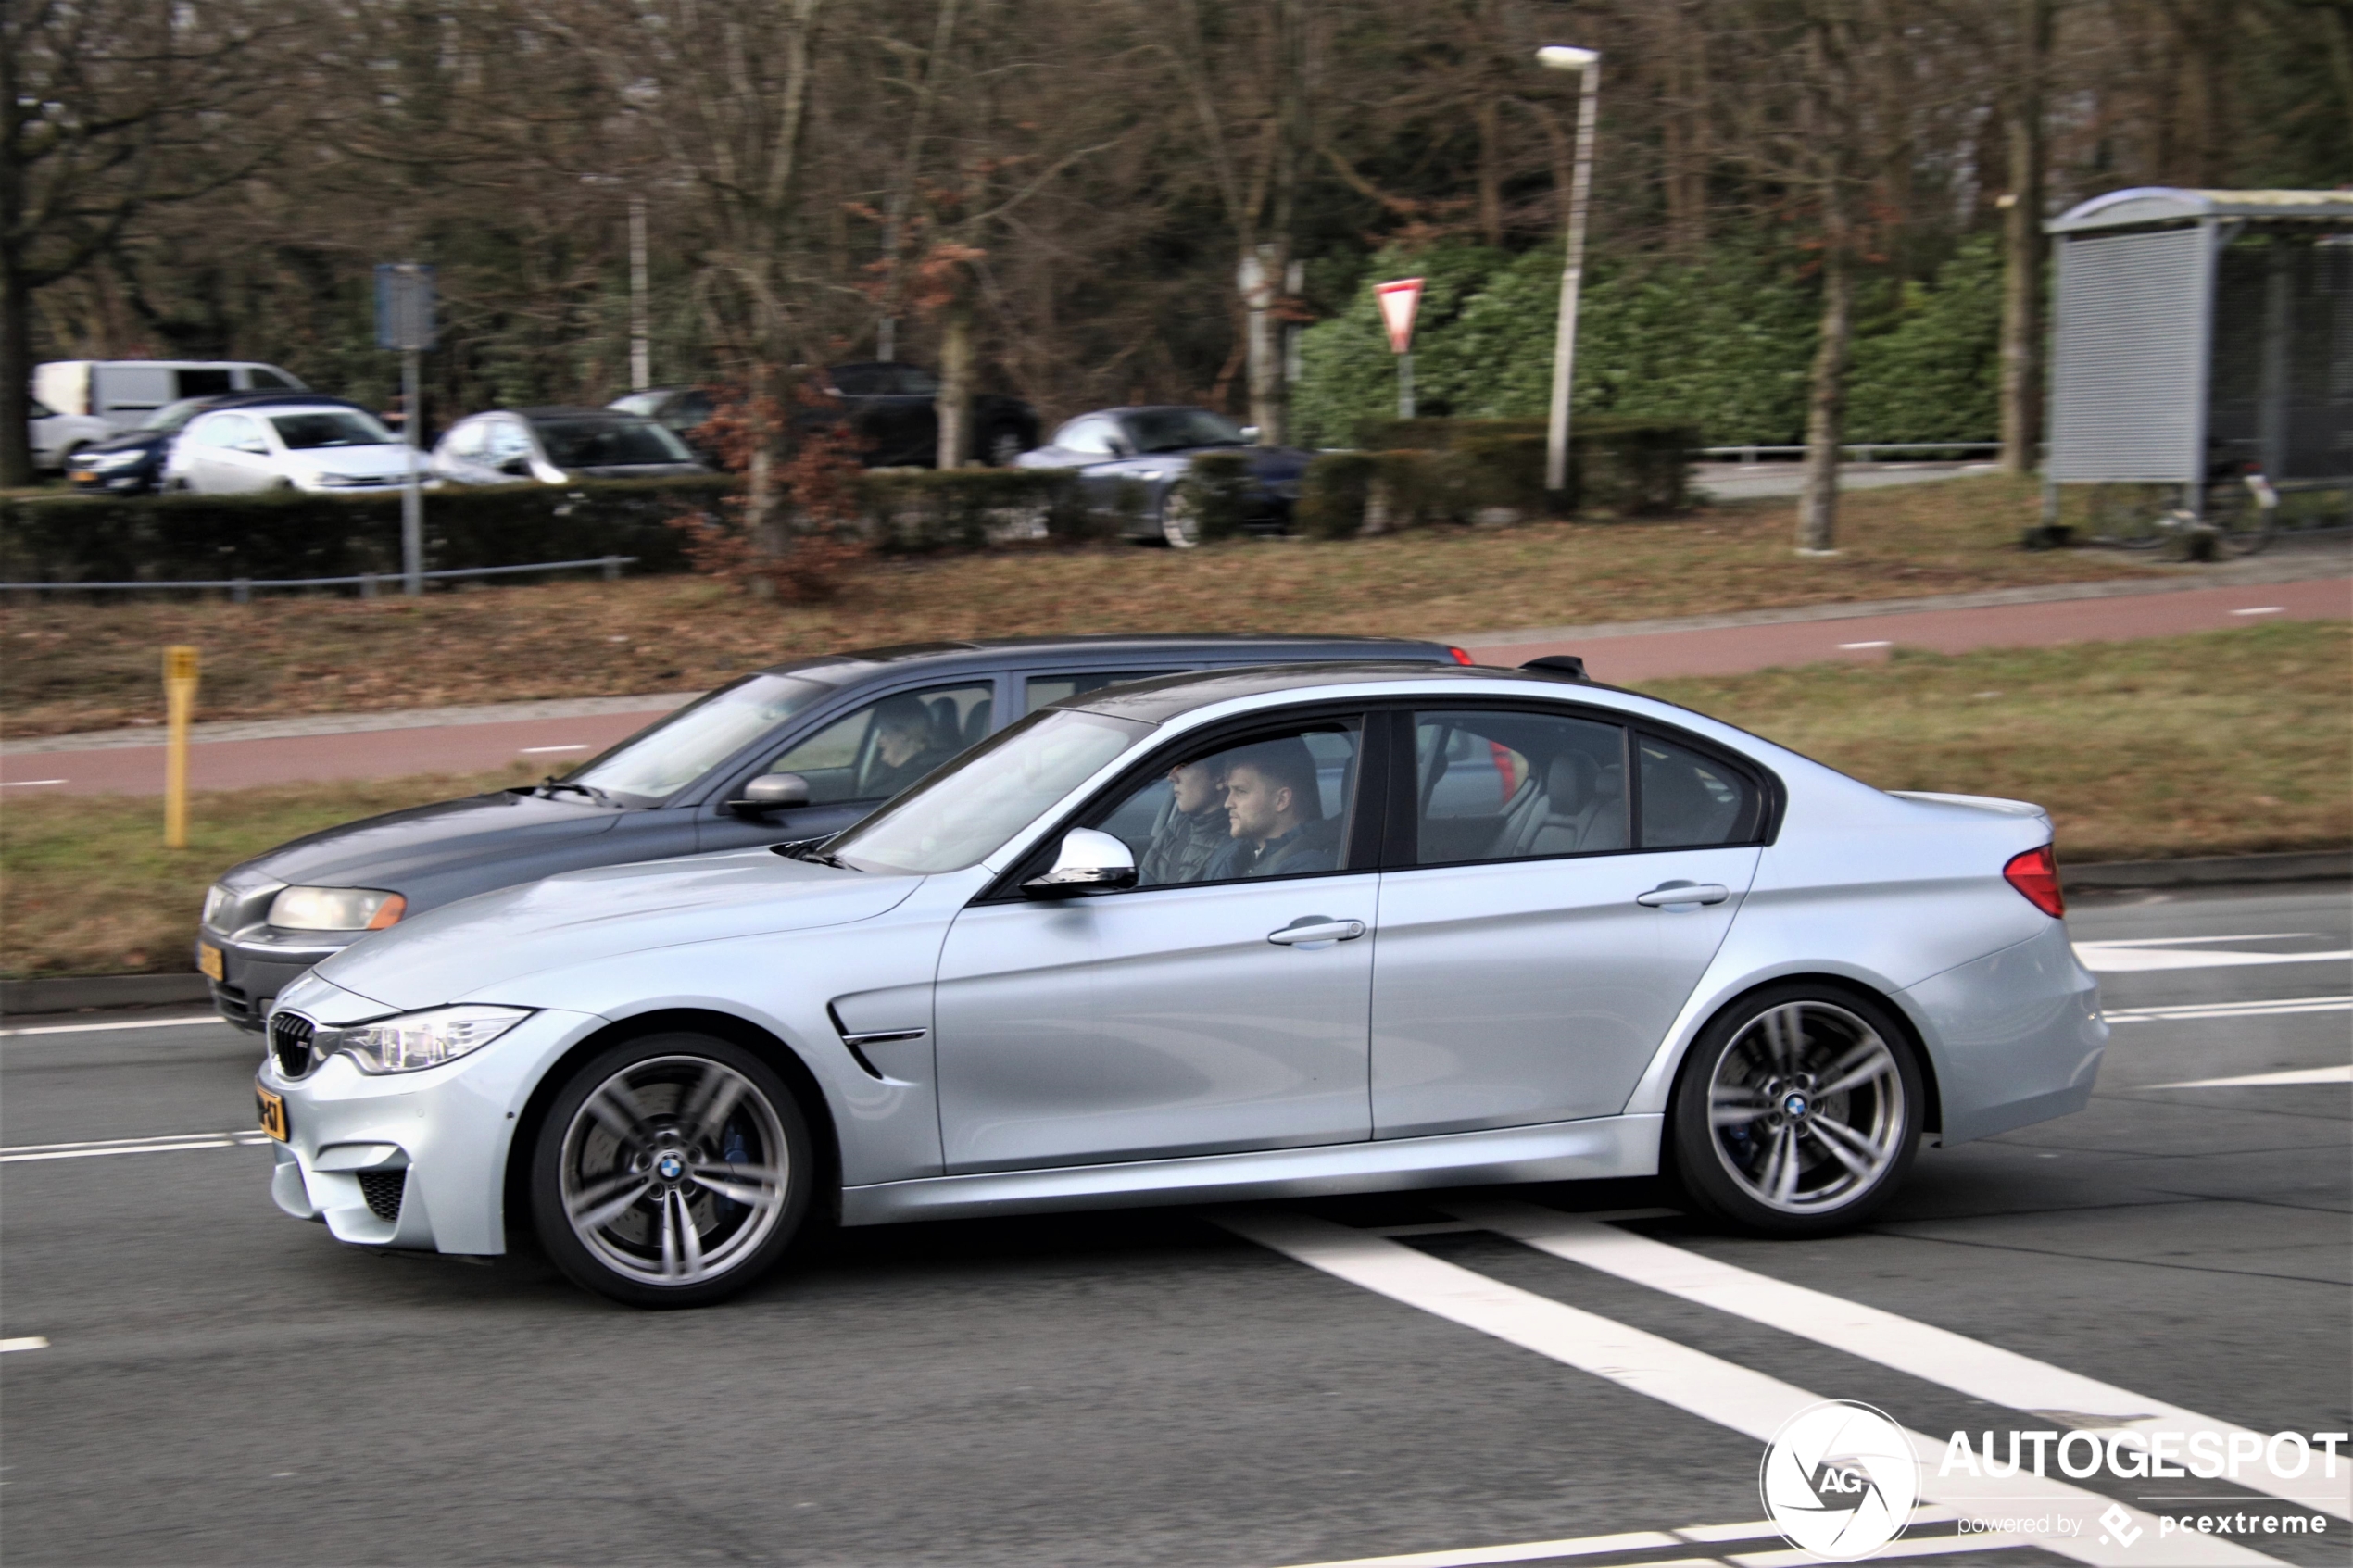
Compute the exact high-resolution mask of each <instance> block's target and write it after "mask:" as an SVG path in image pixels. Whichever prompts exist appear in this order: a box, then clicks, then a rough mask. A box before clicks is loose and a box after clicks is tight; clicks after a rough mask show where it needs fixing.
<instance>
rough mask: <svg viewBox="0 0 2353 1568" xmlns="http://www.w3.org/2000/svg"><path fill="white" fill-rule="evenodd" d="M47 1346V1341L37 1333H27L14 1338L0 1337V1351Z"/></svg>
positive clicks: (43, 1348) (34, 1348)
mask: <svg viewBox="0 0 2353 1568" xmlns="http://www.w3.org/2000/svg"><path fill="white" fill-rule="evenodd" d="M47 1348H49V1341H48V1340H46V1339H45V1338H44V1337H42V1336H40V1335H38V1334H27V1335H24V1336H20V1337H19V1338H15V1339H0V1351H6V1350H45V1349H47Z"/></svg>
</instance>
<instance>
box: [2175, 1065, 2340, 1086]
mask: <svg viewBox="0 0 2353 1568" xmlns="http://www.w3.org/2000/svg"><path fill="white" fill-rule="evenodd" d="M2267 1084H2353V1062H2348V1063H2347V1064H2345V1065H2344V1066H2341V1067H2296V1068H2291V1069H2289V1070H2288V1071H2287V1072H2285V1073H2248V1074H2247V1075H2246V1077H2244V1078H2192V1079H2190V1080H2188V1081H2187V1082H2186V1083H2180V1084H2151V1085H2149V1087H2150V1088H2152V1089H2257V1088H2261V1087H2263V1086H2264V1085H2267Z"/></svg>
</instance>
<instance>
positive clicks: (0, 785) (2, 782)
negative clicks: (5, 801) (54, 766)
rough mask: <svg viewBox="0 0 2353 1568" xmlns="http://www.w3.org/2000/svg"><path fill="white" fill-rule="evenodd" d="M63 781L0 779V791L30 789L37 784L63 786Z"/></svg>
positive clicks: (64, 781)
mask: <svg viewBox="0 0 2353 1568" xmlns="http://www.w3.org/2000/svg"><path fill="white" fill-rule="evenodd" d="M67 782H68V781H67V780H64V779H0V789H31V788H33V787H34V786H36V785H39V784H65V783H67Z"/></svg>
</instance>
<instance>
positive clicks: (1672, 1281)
mask: <svg viewBox="0 0 2353 1568" xmlns="http://www.w3.org/2000/svg"><path fill="white" fill-rule="evenodd" d="M2345 1071H2346V1072H2348V1073H2353V1069H2347V1070H2345ZM1444 1208H1445V1210H1446V1211H1447V1212H1449V1213H1452V1214H1456V1215H1459V1216H1460V1217H1462V1218H1463V1219H1466V1220H1471V1221H1475V1222H1477V1223H1480V1224H1483V1225H1486V1226H1487V1227H1488V1228H1489V1229H1491V1230H1493V1231H1495V1232H1497V1233H1499V1234H1501V1235H1504V1236H1510V1237H1511V1238H1512V1239H1513V1240H1515V1241H1518V1242H1524V1243H1526V1244H1527V1245H1528V1246H1529V1247H1533V1248H1536V1249H1537V1250H1538V1251H1540V1252H1547V1253H1550V1254H1551V1255H1552V1256H1554V1257H1555V1258H1565V1259H1567V1261H1570V1262H1572V1263H1581V1264H1583V1265H1584V1266H1585V1267H1586V1268H1589V1269H1593V1270H1597V1271H1599V1272H1600V1273H1605V1274H1615V1275H1617V1277H1618V1278H1619V1279H1623V1280H1630V1281H1631V1282H1633V1283H1634V1284H1636V1285H1641V1286H1648V1287H1649V1288H1651V1289H1653V1290H1657V1291H1662V1292H1664V1293H1665V1294H1667V1295H1669V1296H1677V1297H1680V1298H1682V1299H1684V1300H1686V1301H1692V1302H1696V1303H1697V1304H1698V1305H1700V1306H1703V1307H1713V1308H1715V1309H1716V1310H1717V1311H1719V1312H1729V1313H1730V1314H1731V1315H1732V1316H1734V1317H1736V1318H1746V1319H1748V1320H1749V1322H1751V1323H1763V1324H1765V1325H1766V1326H1767V1327H1768V1328H1777V1329H1780V1331H1781V1332H1782V1333H1784V1334H1793V1335H1795V1336H1797V1337H1799V1338H1801V1339H1811V1340H1813V1341H1814V1342H1815V1343H1816V1344H1818V1345H1827V1346H1829V1347H1830V1348H1831V1349H1833V1350H1839V1351H1843V1352H1844V1353H1845V1354H1847V1355H1850V1356H1856V1357H1859V1358H1861V1359H1862V1360H1864V1361H1876V1362H1878V1363H1879V1364H1880V1365H1881V1366H1883V1367H1891V1368H1893V1369H1894V1370H1895V1371H1897V1372H1900V1373H1903V1374H1906V1376H1910V1377H1917V1378H1919V1379H1920V1380H1922V1381H1923V1382H1927V1383H1934V1384H1939V1385H1941V1386H1944V1387H1946V1388H1951V1389H1954V1390H1956V1391H1957V1392H1959V1393H1963V1394H1967V1395H1968V1396H1969V1397H1970V1398H1971V1399H1982V1400H1984V1401H1985V1402H1986V1403H1987V1404H1992V1405H2002V1406H2006V1407H2007V1408H2008V1409H2010V1410H2014V1411H2029V1412H2034V1411H2075V1412H2077V1413H2079V1414H2083V1415H2093V1416H2097V1417H2100V1418H2101V1424H2100V1427H2099V1428H2098V1429H2099V1430H2101V1431H2109V1430H2121V1431H2125V1432H2133V1433H2148V1432H2155V1431H2166V1432H2178V1431H2210V1432H2220V1433H2221V1434H2223V1439H2222V1440H2223V1443H2224V1445H2225V1446H2226V1447H2227V1446H2228V1445H2229V1443H2230V1442H2231V1441H2232V1439H2233V1437H2234V1436H2237V1435H2239V1434H2242V1433H2246V1428H2245V1427H2241V1426H2235V1425H2233V1424H2230V1423H2228V1422H2223V1421H2217V1420H2215V1419H2214V1418H2213V1417H2212V1416H2207V1415H2200V1414H2198V1413H2197V1411H2190V1410H2183V1408H2182V1407H2181V1406H2179V1405H2170V1404H2167V1403H2165V1402H2164V1401H2163V1400H2161V1399H2149V1398H2148V1397H2147V1396H2145V1395H2142V1394H2135V1393H2133V1392H2132V1391H2131V1390H2130V1389H2127V1388H2119V1387H2117V1386H2115V1385H2114V1384H2112V1383H2102V1382H2100V1381H2099V1380H2098V1379H2096V1378H2091V1377H2085V1376H2082V1374H2077V1373H2072V1372H2069V1371H2067V1370H2066V1369H2064V1368H2062V1367H2055V1366H2052V1365H2051V1364H2050V1363H2048V1362H2047V1361H2035V1360H2033V1359H2032V1357H2028V1356H2021V1355H2020V1354H2018V1353H2017V1352H2015V1351H2012V1350H2005V1349H2002V1348H1999V1347H1998V1346H1994V1345H1988V1344H1986V1343H1984V1342H1983V1341H1982V1340H1978V1339H1971V1338H1969V1336H1967V1335H1961V1334H1955V1333H1954V1332H1952V1331H1951V1330H1950V1329H1944V1328H1937V1327H1935V1326H1933V1325H1931V1324H1929V1323H1916V1322H1914V1321H1913V1320H1912V1319H1910V1318H1906V1317H1899V1316H1897V1315H1896V1314H1895V1313H1894V1312H1888V1311H1881V1310H1880V1309H1879V1308H1877V1307H1867V1306H1864V1305H1863V1304H1862V1303H1860V1302H1858V1301H1849V1300H1846V1299H1844V1298H1841V1297H1836V1296H1831V1295H1829V1294H1826V1293H1825V1292H1823V1291H1819V1290H1812V1289H1808V1288H1807V1287H1806V1286H1802V1285H1791V1284H1789V1283H1787V1282H1786V1281H1783V1280H1778V1279H1774V1278H1773V1277H1771V1276H1770V1275H1768V1274H1760V1273H1752V1272H1750V1271H1749V1270H1747V1269H1743V1268H1737V1267H1735V1266H1733V1265H1732V1264H1730V1263H1723V1262H1718V1261H1716V1260H1715V1259H1713V1258H1704V1257H1702V1256H1700V1255H1699V1254H1698V1253H1696V1252H1687V1251H1685V1250H1684V1249H1683V1248H1680V1247H1669V1246H1667V1244H1666V1243H1665V1242H1659V1241H1653V1240H1651V1239H1650V1238H1649V1237H1648V1236H1636V1235H1634V1234H1633V1233H1632V1232H1631V1231H1622V1230H1618V1229H1617V1228H1616V1227H1614V1226H1610V1225H1597V1224H1595V1223H1592V1221H1590V1220H1585V1219H1580V1218H1579V1217H1578V1216H1576V1215H1574V1214H1563V1213H1560V1212H1558V1211H1557V1210H1551V1209H1540V1208H1538V1207H1537V1206H1536V1205H1534V1204H1532V1203H1504V1202H1496V1203H1465V1204H1459V1205H1458V1204H1447V1205H1445V1206H1444ZM2246 1435H2247V1436H2251V1437H2254V1439H2255V1441H2256V1442H2257V1443H2258V1444H2260V1443H2261V1442H2262V1441H2263V1438H2264V1436H2268V1434H2264V1435H2257V1434H2253V1433H2246ZM1940 1451H1941V1450H1940ZM2238 1484H2239V1485H2241V1486H2246V1487H2248V1488H2249V1489H2251V1490H2255V1491H2261V1492H2269V1493H2270V1494H2271V1496H2273V1497H2276V1498H2284V1499H2291V1500H2293V1501H2296V1502H2300V1503H2302V1504H2304V1505H2305V1506H2307V1507H2314V1508H2322V1509H2325V1510H2327V1511H2328V1512H2331V1513H2334V1514H2335V1515H2336V1516H2337V1517H2338V1518H2340V1519H2353V1467H2347V1471H2346V1473H2345V1474H2341V1475H2340V1476H2339V1477H2338V1478H2337V1479H2336V1480H2334V1481H2314V1480H2310V1479H2304V1480H2297V1481H2284V1480H2281V1479H2279V1478H2278V1477H2276V1476H2274V1475H2272V1474H2271V1472H2270V1471H2269V1470H2268V1469H2265V1468H2263V1467H2260V1466H2257V1467H2253V1468H2252V1469H2251V1470H2250V1471H2248V1472H2246V1473H2243V1474H2241V1475H2240V1477H2239V1481H2238Z"/></svg>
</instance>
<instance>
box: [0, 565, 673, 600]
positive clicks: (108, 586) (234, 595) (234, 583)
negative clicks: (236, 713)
mask: <svg viewBox="0 0 2353 1568" xmlns="http://www.w3.org/2000/svg"><path fill="white" fill-rule="evenodd" d="M636 563H637V558H636V557H635V556H595V557H592V558H589V559H586V560H543V561H532V562H530V563H528V564H526V565H523V566H469V567H462V568H458V569H455V570H452V571H428V572H423V573H422V574H421V575H422V576H423V577H424V578H425V579H427V580H428V581H448V580H451V579H455V578H460V577H510V576H513V575H515V574H517V573H520V572H526V571H581V570H584V569H585V568H588V567H592V566H593V567H597V568H599V569H601V570H602V571H603V572H604V577H605V581H606V582H608V583H613V582H618V581H619V580H620V578H621V569H622V568H623V567H624V566H635V564H636ZM402 581H403V579H402V576H401V574H400V573H399V572H397V571H363V572H360V573H359V575H358V576H356V577H229V578H222V579H220V580H219V581H215V582H195V581H190V580H185V579H179V578H170V579H162V580H158V581H155V582H148V583H0V593H19V594H39V593H84V592H87V593H97V592H101V591H105V592H110V593H136V592H139V591H141V590H149V589H161V588H226V589H227V590H229V598H230V601H231V602H232V603H234V604H245V603H248V602H250V601H251V600H252V598H253V591H254V590H255V589H256V588H350V587H355V586H356V587H358V588H359V596H360V597H361V598H363V599H372V598H374V597H375V596H377V595H378V594H379V593H380V592H381V591H382V588H383V584H384V583H394V584H396V585H397V584H398V583H401V582H402Z"/></svg>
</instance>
